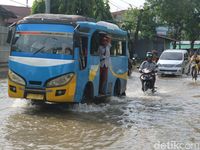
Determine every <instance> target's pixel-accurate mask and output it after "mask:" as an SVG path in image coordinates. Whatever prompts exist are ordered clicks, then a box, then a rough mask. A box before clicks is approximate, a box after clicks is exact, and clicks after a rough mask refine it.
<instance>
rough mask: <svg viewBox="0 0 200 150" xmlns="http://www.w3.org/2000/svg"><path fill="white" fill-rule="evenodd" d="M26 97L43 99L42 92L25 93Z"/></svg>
mask: <svg viewBox="0 0 200 150" xmlns="http://www.w3.org/2000/svg"><path fill="white" fill-rule="evenodd" d="M26 98H27V99H35V100H44V95H42V94H27V97H26Z"/></svg>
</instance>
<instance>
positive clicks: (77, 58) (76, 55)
mask: <svg viewBox="0 0 200 150" xmlns="http://www.w3.org/2000/svg"><path fill="white" fill-rule="evenodd" d="M74 59H75V60H79V48H78V47H76V48H75V49H74Z"/></svg>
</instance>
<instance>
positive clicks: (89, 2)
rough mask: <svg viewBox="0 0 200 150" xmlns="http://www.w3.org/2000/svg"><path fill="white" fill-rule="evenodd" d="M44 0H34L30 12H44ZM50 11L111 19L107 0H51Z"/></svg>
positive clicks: (97, 18)
mask: <svg viewBox="0 0 200 150" xmlns="http://www.w3.org/2000/svg"><path fill="white" fill-rule="evenodd" d="M44 6H45V3H44V0H35V1H34V3H33V6H32V13H33V14H35V13H44V11H45V10H44V9H45V7H44ZM50 12H51V13H54V14H70V15H72V14H73V15H82V16H86V17H91V18H95V19H96V20H105V21H106V20H112V15H111V13H110V7H109V4H108V0H106V1H105V2H104V0H73V1H71V0H51V11H50Z"/></svg>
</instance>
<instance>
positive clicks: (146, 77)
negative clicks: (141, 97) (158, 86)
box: [140, 68, 156, 93]
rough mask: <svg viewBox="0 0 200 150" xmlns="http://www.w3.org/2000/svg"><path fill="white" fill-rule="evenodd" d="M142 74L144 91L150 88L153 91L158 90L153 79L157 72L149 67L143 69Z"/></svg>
mask: <svg viewBox="0 0 200 150" xmlns="http://www.w3.org/2000/svg"><path fill="white" fill-rule="evenodd" d="M141 73H142V74H141V76H140V79H141V80H142V83H143V89H142V90H143V92H146V91H147V90H148V89H150V90H151V91H152V93H154V92H156V91H155V87H154V85H153V80H154V78H155V72H154V71H152V70H149V69H146V68H145V69H143V70H141Z"/></svg>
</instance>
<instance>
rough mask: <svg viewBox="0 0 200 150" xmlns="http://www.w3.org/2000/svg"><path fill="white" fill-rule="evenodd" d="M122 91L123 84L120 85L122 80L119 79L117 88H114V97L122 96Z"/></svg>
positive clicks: (116, 83)
mask: <svg viewBox="0 0 200 150" xmlns="http://www.w3.org/2000/svg"><path fill="white" fill-rule="evenodd" d="M120 91H121V84H120V80H119V79H117V81H116V82H115V87H114V96H120V94H121V93H120Z"/></svg>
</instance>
